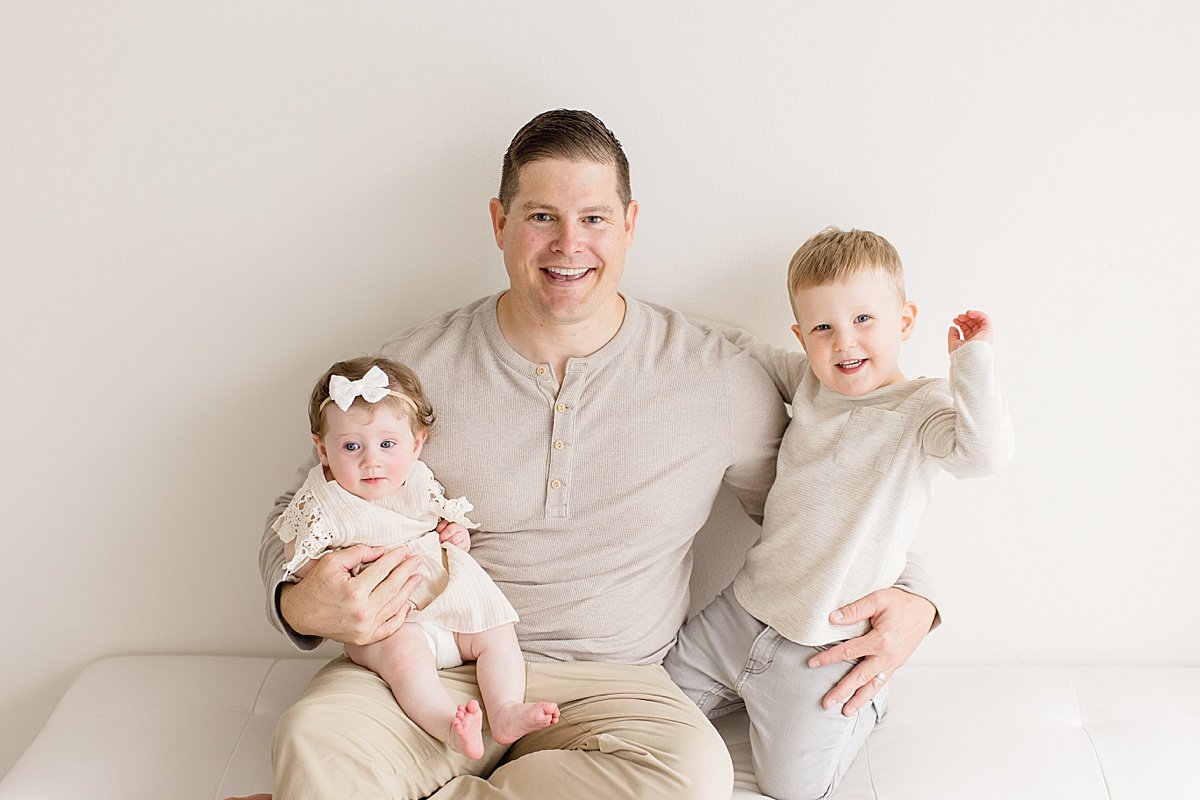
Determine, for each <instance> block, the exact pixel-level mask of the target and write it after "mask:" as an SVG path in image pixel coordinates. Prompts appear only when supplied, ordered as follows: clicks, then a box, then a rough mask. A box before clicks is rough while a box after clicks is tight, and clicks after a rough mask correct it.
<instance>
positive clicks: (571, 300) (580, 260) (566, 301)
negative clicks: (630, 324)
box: [491, 159, 637, 325]
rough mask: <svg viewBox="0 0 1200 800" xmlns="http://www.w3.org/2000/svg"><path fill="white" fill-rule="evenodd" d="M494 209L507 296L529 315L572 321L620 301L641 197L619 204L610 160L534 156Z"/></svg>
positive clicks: (495, 201) (544, 320)
mask: <svg viewBox="0 0 1200 800" xmlns="http://www.w3.org/2000/svg"><path fill="white" fill-rule="evenodd" d="M491 215H492V229H493V232H494V233H495V236H496V245H497V246H498V247H499V248H500V249H501V250H503V251H504V268H505V270H506V271H507V272H508V280H509V285H510V291H509V294H508V297H509V299H510V301H511V302H512V303H513V304H514V306H515V308H516V309H518V310H519V312H520V313H522V314H523V315H526V316H527V317H528V318H529V320H530V321H531V322H535V323H539V324H551V325H569V324H574V323H581V322H587V321H589V320H592V319H594V318H598V317H599V316H601V315H604V314H608V313H617V312H620V310H621V309H622V308H623V306H622V304H621V300H620V298H619V297H618V295H617V284H618V283H620V280H621V274H622V272H624V269H625V252H626V251H627V250H628V249H629V247H630V246H631V245H632V244H633V233H634V228H635V226H636V223H637V203H636V202H635V201H632V200H631V201H630V203H629V208H628V209H626V208H622V206H621V199H620V196H619V195H618V194H617V173H616V168H615V167H614V166H613V165H611V164H599V163H596V162H594V161H565V160H562V159H547V160H543V161H533V162H530V163H529V164H526V165H525V166H524V167H522V168H521V172H520V180H519V181H518V188H517V194H516V195H515V196H514V197H513V199H512V202H511V204H510V205H509V209H508V211H507V212H506V211H505V210H504V209H503V207H502V206H501V204H500V201H499V200H498V199H494V198H493V200H492V202H491Z"/></svg>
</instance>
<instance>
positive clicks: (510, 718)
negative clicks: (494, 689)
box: [488, 703, 558, 744]
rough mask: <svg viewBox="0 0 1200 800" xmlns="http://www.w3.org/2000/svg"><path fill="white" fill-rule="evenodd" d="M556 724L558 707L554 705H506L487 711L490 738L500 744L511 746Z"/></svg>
mask: <svg viewBox="0 0 1200 800" xmlns="http://www.w3.org/2000/svg"><path fill="white" fill-rule="evenodd" d="M556 722H558V706H557V705H555V704H554V703H507V704H505V705H502V706H500V707H499V708H497V709H495V710H493V709H490V708H489V709H488V724H489V725H490V726H491V728H492V738H493V739H495V740H496V741H497V742H498V743H500V744H512V743H513V742H515V741H516V740H517V739H520V738H521V737H522V736H524V735H525V734H527V733H532V732H533V731H539V730H541V729H542V728H545V727H548V726H550V725H553V724H554V723H556Z"/></svg>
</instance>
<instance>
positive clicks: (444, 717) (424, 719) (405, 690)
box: [346, 622, 483, 758]
mask: <svg viewBox="0 0 1200 800" xmlns="http://www.w3.org/2000/svg"><path fill="white" fill-rule="evenodd" d="M346 655H347V656H349V657H350V660H351V661H353V662H354V663H355V664H359V665H361V666H364V667H366V668H367V669H369V670H373V671H374V672H376V673H378V674H379V676H380V677H381V678H383V680H384V681H385V682H386V683H387V685H388V687H389V688H391V690H392V695H393V696H394V697H395V698H396V702H397V703H398V704H399V705H400V708H401V709H403V711H404V713H405V714H407V715H408V717H409V719H411V720H412V721H413V722H415V723H417V724H418V725H420V726H421V730H423V731H425V732H426V733H428V734H429V735H430V736H432V737H434V738H435V739H437V740H438V741H440V742H442V743H444V744H447V745H449V746H450V749H451V750H453V751H454V752H456V753H462V754H463V755H465V756H466V757H467V758H480V757H481V756H482V755H483V733H482V728H483V712H481V711H480V709H479V704H478V703H475V702H471V701H468V702H467V703H464V704H457V703H455V702H454V701H453V700H451V699H450V695H449V694H448V693H447V692H446V690H445V688H443V686H442V682H441V680H440V679H439V678H438V673H437V667H436V665H435V661H434V657H433V650H432V649H430V646H429V644H428V642H427V640H426V638H425V631H424V629H422V627H421V626H420V625H418V624H417V623H415V622H407V623H405V624H404V625H401V626H400V630H398V631H396V632H395V633H394V634H392V635H391V636H389V637H387V638H386V639H384V640H382V641H380V642H376V643H374V644H369V645H364V646H358V645H346Z"/></svg>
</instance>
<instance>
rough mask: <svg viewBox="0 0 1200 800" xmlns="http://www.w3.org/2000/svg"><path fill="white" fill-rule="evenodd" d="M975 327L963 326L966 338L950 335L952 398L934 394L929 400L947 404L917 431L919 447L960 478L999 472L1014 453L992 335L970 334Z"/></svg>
mask: <svg viewBox="0 0 1200 800" xmlns="http://www.w3.org/2000/svg"><path fill="white" fill-rule="evenodd" d="M970 313H974V314H979V313H980V312H970ZM959 319H963V316H962V315H960V317H959ZM985 319H986V317H985ZM960 324H963V323H960ZM953 330H954V329H953V328H952V329H951V331H953ZM971 330H973V329H971V328H968V327H966V326H965V324H964V333H966V334H967V335H966V336H965V337H964V338H963V339H956V338H955V337H954V335H953V333H952V334H951V338H950V348H949V349H950V382H949V383H950V397H949V398H948V399H947V398H946V397H945V396H944V395H940V396H936V395H934V394H933V393H932V392H931V397H930V401H932V402H940V403H941V404H942V405H943V407H942V408H940V409H938V410H936V411H934V412H933V413H932V414H930V415H929V416H928V418H926V419H925V421H924V422H922V423H921V428H920V430H919V433H918V437H919V440H920V444H921V448H922V449H923V450H924V451H925V452H926V453H928V454H929V455H930V457H932V458H933V459H935V460H936V461H937V462H938V463H939V464H940V465H941V467H942V468H943V469H945V470H946V471H947V472H949V473H950V474H951V475H954V476H955V477H958V478H969V477H974V476H978V475H988V474H990V473H993V472H996V471H997V470H999V469H1000V468H1001V467H1003V466H1004V465H1005V464H1007V463H1008V462H1009V460H1010V459H1011V458H1012V453H1013V430H1012V420H1011V419H1010V417H1009V415H1008V407H1007V404H1006V403H1005V401H1004V394H1003V393H1002V392H1001V391H1000V382H999V381H998V380H997V378H996V371H995V365H994V361H995V358H994V350H993V348H992V345H991V343H990V341H989V339H990V337H988V338H980V337H978V336H972V335H970V331H971Z"/></svg>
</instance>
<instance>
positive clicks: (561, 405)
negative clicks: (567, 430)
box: [554, 403, 567, 414]
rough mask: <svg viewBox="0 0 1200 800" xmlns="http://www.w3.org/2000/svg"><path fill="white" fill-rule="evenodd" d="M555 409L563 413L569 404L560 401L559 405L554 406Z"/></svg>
mask: <svg viewBox="0 0 1200 800" xmlns="http://www.w3.org/2000/svg"><path fill="white" fill-rule="evenodd" d="M554 410H555V411H557V412H558V413H560V414H561V413H563V412H564V411H566V410H567V404H566V403H559V404H558V405H556V406H555V407H554Z"/></svg>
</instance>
